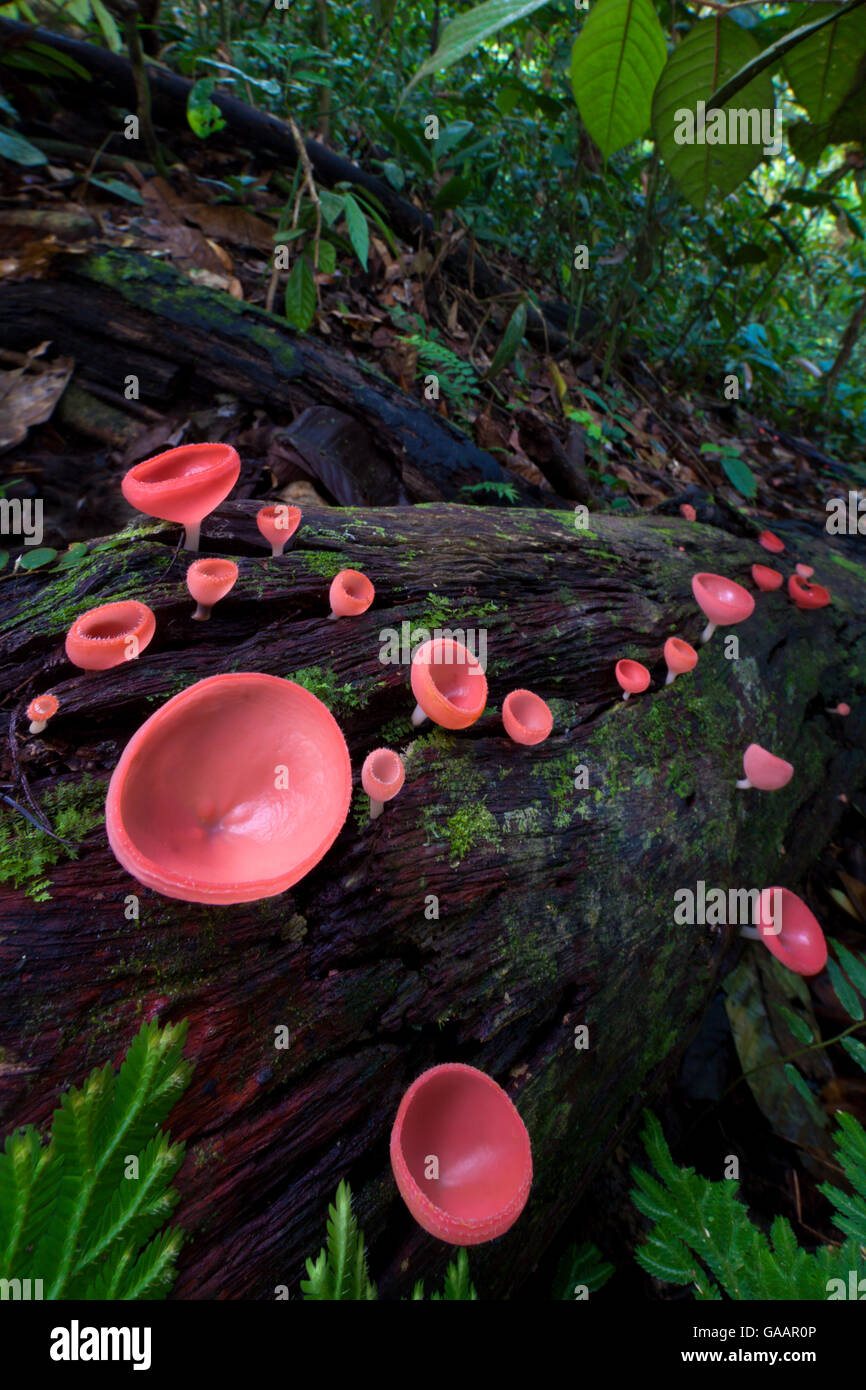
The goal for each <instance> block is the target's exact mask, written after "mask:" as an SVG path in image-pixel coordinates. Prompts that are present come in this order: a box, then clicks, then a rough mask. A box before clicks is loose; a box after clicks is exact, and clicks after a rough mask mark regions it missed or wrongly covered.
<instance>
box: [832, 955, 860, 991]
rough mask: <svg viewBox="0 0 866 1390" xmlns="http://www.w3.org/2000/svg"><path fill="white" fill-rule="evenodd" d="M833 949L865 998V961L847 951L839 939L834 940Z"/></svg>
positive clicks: (850, 978)
mask: <svg viewBox="0 0 866 1390" xmlns="http://www.w3.org/2000/svg"><path fill="white" fill-rule="evenodd" d="M833 949H834V950H835V952H836V956H837V958H838V960H839V964H840V965H842V966H844V967H845V973H846V974H847V976H848V978H849V980H850V981H851V983H852V984H853V985H854V987H855V989H859V991H860V993H861V994H862V995H863V997H864V998H866V961H863V960H861V959H860V957H859V956H855V955H854V952H853V951H849V950H848V947H847V946H843V945H842V942H841V941H834V943H833Z"/></svg>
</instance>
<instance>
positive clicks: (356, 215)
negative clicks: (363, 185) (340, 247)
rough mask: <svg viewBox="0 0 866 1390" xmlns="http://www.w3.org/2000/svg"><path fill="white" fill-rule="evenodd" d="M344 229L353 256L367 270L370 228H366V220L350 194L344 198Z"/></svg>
mask: <svg viewBox="0 0 866 1390" xmlns="http://www.w3.org/2000/svg"><path fill="white" fill-rule="evenodd" d="M344 204H345V209H344V210H345V213H346V227H347V228H348V231H349V240H350V241H351V243H352V246H353V248H354V251H355V255H356V256H357V257H358V260H359V261H360V262H361V265H362V266H363V267H364V269H365V270H366V269H367V254H368V252H369V250H370V228H369V227H368V226H367V219H366V217H365V216H364V214H363V212H362V211H361V209H360V208H359V207H358V204H357V203H356V202H355V199H354V198H353V197H352V195H351V193H346V194H345V196H344Z"/></svg>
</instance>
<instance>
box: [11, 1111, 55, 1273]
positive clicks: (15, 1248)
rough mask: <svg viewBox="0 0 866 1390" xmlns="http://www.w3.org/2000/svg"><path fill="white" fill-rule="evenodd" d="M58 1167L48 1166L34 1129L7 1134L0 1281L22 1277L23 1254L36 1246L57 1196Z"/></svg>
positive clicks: (45, 1154) (28, 1127)
mask: <svg viewBox="0 0 866 1390" xmlns="http://www.w3.org/2000/svg"><path fill="white" fill-rule="evenodd" d="M59 1179H60V1165H59V1164H57V1165H50V1164H49V1161H48V1150H47V1149H45V1148H43V1147H42V1142H41V1140H40V1138H39V1135H38V1133H37V1132H36V1129H35V1128H34V1127H33V1126H32V1125H28V1126H27V1128H26V1129H24V1130H19V1131H18V1132H17V1133H15V1134H10V1135H9V1136H8V1138H7V1140H6V1144H5V1148H4V1152H3V1153H2V1154H0V1278H12V1277H14V1276H13V1274H12V1271H13V1269H15V1270H16V1271H17V1277H18V1278H26V1277H27V1274H28V1272H29V1271H28V1270H27V1269H26V1268H24V1265H23V1263H22V1259H23V1260H25V1261H26V1259H27V1256H26V1254H25V1253H24V1252H26V1249H27V1247H28V1246H30V1245H36V1244H38V1243H39V1241H40V1239H41V1237H42V1234H43V1232H44V1230H45V1226H46V1223H47V1220H48V1215H49V1212H50V1208H51V1205H52V1202H53V1201H54V1199H55V1197H56V1193H57V1184H58V1182H59Z"/></svg>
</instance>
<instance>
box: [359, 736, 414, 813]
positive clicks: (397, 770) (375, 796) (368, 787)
mask: <svg viewBox="0 0 866 1390" xmlns="http://www.w3.org/2000/svg"><path fill="white" fill-rule="evenodd" d="M405 780H406V769H405V767H404V766H403V759H402V758H401V757H400V754H399V753H395V752H394V751H393V750H392V749H391V748H374V750H373V752H372V753H368V754H367V756H366V758H365V759H364V766H363V767H362V768H361V786H362V787H363V788H364V791H365V792H366V793H367V795H368V796H369V798H370V820H375V819H376V817H377V816H381V814H382V812H383V811H384V809H385V802H386V801H390V800H391V799H392V798H393V797H395V796H396V795H397V793H398V791H399V790H400V788H401V787H402V785H403V783H404V782H405Z"/></svg>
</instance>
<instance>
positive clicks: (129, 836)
mask: <svg viewBox="0 0 866 1390" xmlns="http://www.w3.org/2000/svg"><path fill="white" fill-rule="evenodd" d="M351 794H352V769H351V764H350V762H349V750H348V749H347V747H346V740H345V739H344V738H343V735H342V732H341V731H340V728H339V725H338V724H337V722H336V720H335V719H334V717H333V715H332V714H331V713H330V711H329V710H328V709H326V707H325V706H324V705H323V704H322V702H321V700H318V699H317V698H316V696H315V695H311V694H310V692H309V691H308V690H305V689H304V688H303V687H302V686H300V685H295V684H294V683H293V682H292V681H286V680H280V679H279V678H278V677H276V676H266V675H262V674H259V673H242V674H239V675H235V674H231V675H219V676H209V677H207V679H205V680H202V681H198V682H197V683H196V684H195V685H191V686H190V687H189V688H188V689H187V690H183V691H181V693H180V694H179V695H175V696H174V697H173V699H171V700H168V701H167V702H166V704H164V705H163V706H162V708H161V709H158V710H157V711H156V713H155V714H153V715H151V717H150V718H149V719H148V720H146V722H145V723H144V724H142V726H141V728H140V729H138V730H137V732H136V733H134V734H133V736H132V738H131V739H130V741H129V743H128V744H127V745H126V748H125V749H124V750H123V753H122V754H121V757H120V761H119V762H118V764H117V766H116V768H115V769H114V772H113V774H112V777H111V781H110V783H109V787H108V798H107V800H106V807H105V824H106V829H107V832H108V840H109V843H110V845H111V848H112V850H113V851H114V854H115V856H116V857H117V859H118V860H119V861H120V863H121V864H122V865H123V867H124V868H125V869H126V870H127V871H128V872H129V873H130V874H132V876H133V877H134V878H137V879H138V881H139V883H143V884H145V885H146V886H147V887H148V888H154V889H155V890H156V891H157V892H158V893H162V894H163V895H164V896H165V897H167V898H180V899H181V900H182V901H183V902H190V903H245V902H255V901H257V900H258V899H260V898H270V897H274V896H275V895H276V894H277V893H283V892H285V890H286V889H287V888H291V886H292V884H293V883H297V882H298V880H299V879H302V878H303V877H304V875H305V874H308V873H309V872H310V870H311V869H312V868H314V866H315V865H316V864H318V862H319V860H320V859H321V858H322V857H323V856H324V855H325V854H326V853H327V851H328V850H329V849H330V847H331V845H332V844H333V843H334V841H335V840H336V838H337V836H338V834H339V833H340V830H341V828H342V825H343V822H344V821H345V819H346V815H347V813H348V810H349V801H350V799H351Z"/></svg>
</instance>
